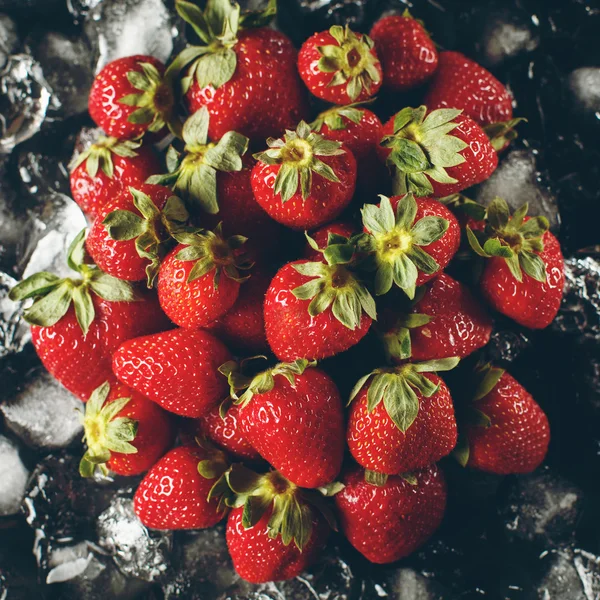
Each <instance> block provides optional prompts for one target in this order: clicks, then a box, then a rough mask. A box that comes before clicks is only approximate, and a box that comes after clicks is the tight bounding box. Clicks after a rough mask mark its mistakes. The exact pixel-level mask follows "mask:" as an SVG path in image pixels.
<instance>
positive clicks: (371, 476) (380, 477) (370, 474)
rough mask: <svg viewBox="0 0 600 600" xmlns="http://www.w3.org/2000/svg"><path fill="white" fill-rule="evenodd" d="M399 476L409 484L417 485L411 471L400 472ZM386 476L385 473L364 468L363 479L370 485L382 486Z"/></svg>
mask: <svg viewBox="0 0 600 600" xmlns="http://www.w3.org/2000/svg"><path fill="white" fill-rule="evenodd" d="M399 477H402V479H404V481H406V482H407V483H409V484H410V485H417V483H418V481H417V478H416V476H415V475H414V474H413V473H401V474H400V475H399ZM388 478H389V475H386V474H385V473H379V472H378V471H371V470H369V469H365V481H366V482H367V483H369V484H371V485H374V486H377V487H383V486H385V484H386V483H387V480H388Z"/></svg>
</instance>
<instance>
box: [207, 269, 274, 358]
mask: <svg viewBox="0 0 600 600" xmlns="http://www.w3.org/2000/svg"><path fill="white" fill-rule="evenodd" d="M271 279H272V275H271V272H270V271H262V270H257V269H256V268H255V269H253V270H252V277H250V279H248V281H246V282H245V283H244V285H243V286H242V287H241V288H240V294H239V296H238V298H237V300H236V301H235V304H234V305H233V307H232V308H230V309H229V311H228V312H227V313H225V314H224V315H223V316H222V317H221V318H220V319H218V320H217V321H213V322H212V323H210V324H209V325H207V327H208V328H210V330H211V331H213V332H214V333H215V334H216V335H217V336H218V337H219V339H221V340H223V341H224V342H225V343H226V344H227V346H228V347H230V348H233V349H236V350H242V351H244V352H247V353H250V354H257V353H258V354H259V353H261V352H263V353H264V352H267V351H268V350H269V344H268V342H267V334H266V333H265V317H264V311H263V304H264V300H265V293H266V292H267V289H268V287H269V285H270V283H271Z"/></svg>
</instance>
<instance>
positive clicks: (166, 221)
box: [86, 183, 188, 287]
mask: <svg viewBox="0 0 600 600" xmlns="http://www.w3.org/2000/svg"><path fill="white" fill-rule="evenodd" d="M187 218H188V215H187V211H186V209H185V206H184V205H183V203H182V202H181V200H180V199H179V198H177V197H176V196H173V194H172V192H171V190H169V189H168V188H166V187H163V186H159V185H150V184H148V183H144V184H142V185H140V186H138V187H137V188H133V187H131V188H129V190H127V191H123V192H121V194H119V195H118V196H117V197H116V198H115V199H114V200H112V201H110V202H108V203H107V204H105V205H104V206H103V207H102V208H101V209H100V210H99V212H98V215H97V218H96V220H95V221H94V223H93V225H92V227H91V228H90V232H89V234H88V237H87V240H86V248H87V251H88V252H89V253H90V256H91V257H92V259H93V260H94V262H95V263H96V264H97V265H98V266H99V267H100V268H101V269H102V270H103V271H104V272H105V273H108V274H109V275H112V276H113V277H117V278H118V279H125V280H127V281H142V280H147V281H148V287H152V284H153V282H154V279H155V277H156V274H157V273H158V267H159V266H160V261H161V259H162V258H163V257H164V254H165V249H166V247H167V244H168V242H169V241H170V240H171V236H170V235H169V234H168V231H169V230H171V231H174V230H176V229H177V228H178V227H181V226H182V225H183V224H184V223H185V221H186V220H187Z"/></svg>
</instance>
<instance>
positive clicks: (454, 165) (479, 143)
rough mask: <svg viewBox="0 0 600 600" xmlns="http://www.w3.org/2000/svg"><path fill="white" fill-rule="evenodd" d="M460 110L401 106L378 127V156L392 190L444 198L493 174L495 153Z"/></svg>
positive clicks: (476, 127) (474, 124)
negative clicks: (389, 174)
mask: <svg viewBox="0 0 600 600" xmlns="http://www.w3.org/2000/svg"><path fill="white" fill-rule="evenodd" d="M461 112H462V111H460V110H458V109H451V108H445V109H444V108H441V109H438V110H432V111H428V109H427V107H426V106H420V107H419V108H404V109H402V110H401V111H400V112H399V113H397V114H396V115H394V116H393V117H392V118H391V119H390V120H389V121H388V122H387V123H386V124H385V125H384V126H383V134H384V137H383V140H382V141H381V145H380V154H379V156H380V158H381V159H382V160H385V161H386V163H387V165H388V166H389V167H390V168H391V169H392V171H393V174H394V186H395V190H396V191H397V192H402V191H409V192H414V194H415V195H417V196H429V195H433V196H435V197H436V198H444V197H445V196H450V195H451V194H455V193H456V192H460V191H461V190H464V189H466V188H468V187H471V186H472V185H475V184H476V183H481V182H482V181H485V180H486V179H487V178H488V177H489V176H490V175H491V174H492V173H493V172H494V171H495V170H496V167H497V166H498V155H497V153H496V151H495V150H494V148H493V146H492V145H491V143H490V141H489V139H488V137H487V135H486V134H485V132H484V131H483V129H482V128H481V127H480V126H479V125H477V123H475V121H473V120H472V119H470V118H469V117H467V116H466V115H464V114H461ZM426 115H427V116H426Z"/></svg>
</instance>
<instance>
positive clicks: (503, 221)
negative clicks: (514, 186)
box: [487, 197, 510, 231]
mask: <svg viewBox="0 0 600 600" xmlns="http://www.w3.org/2000/svg"><path fill="white" fill-rule="evenodd" d="M487 214H488V222H489V224H490V226H491V227H492V229H495V230H496V231H502V230H503V229H505V227H506V226H507V225H508V221H509V219H510V210H509V208H508V204H507V203H506V200H503V199H502V198H498V197H496V198H494V199H493V200H492V201H491V202H490V205H489V206H488V211H487Z"/></svg>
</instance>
